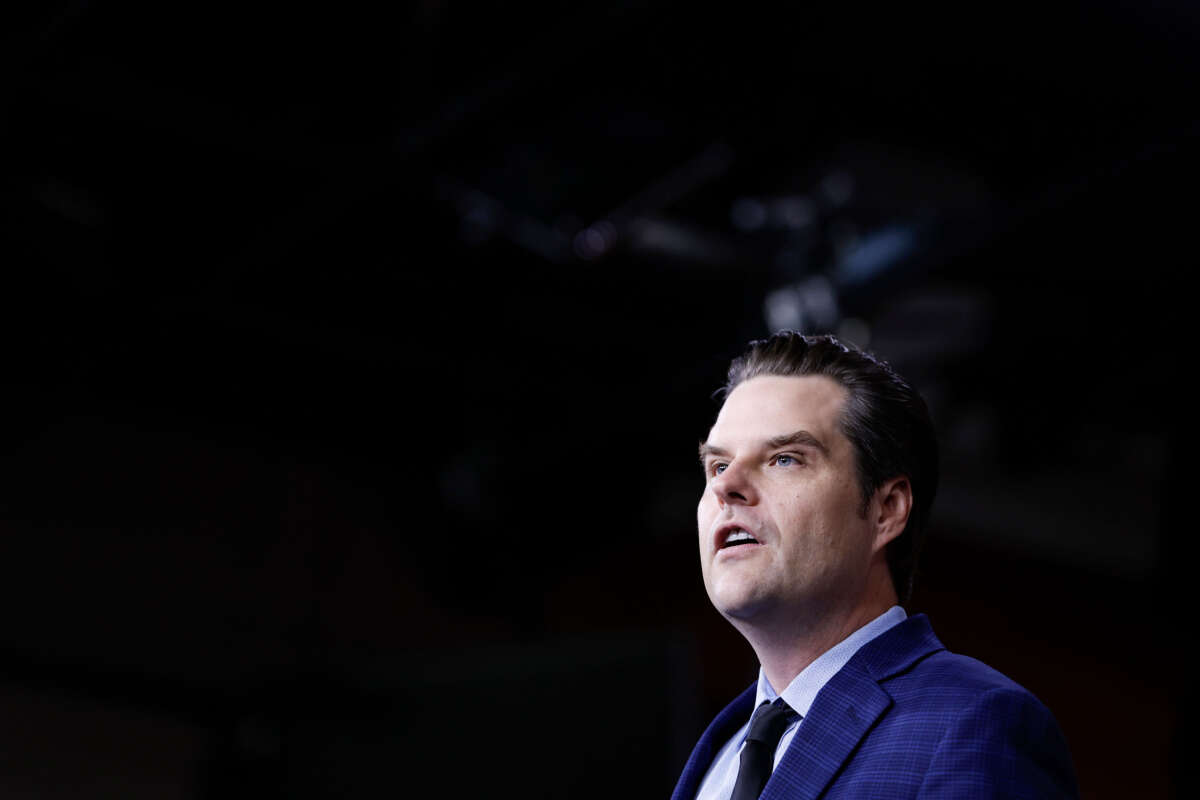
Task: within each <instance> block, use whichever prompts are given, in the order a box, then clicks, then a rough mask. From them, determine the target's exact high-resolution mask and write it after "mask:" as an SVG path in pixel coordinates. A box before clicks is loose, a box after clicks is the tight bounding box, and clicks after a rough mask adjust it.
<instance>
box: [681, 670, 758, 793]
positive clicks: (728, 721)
mask: <svg viewBox="0 0 1200 800" xmlns="http://www.w3.org/2000/svg"><path fill="white" fill-rule="evenodd" d="M757 688H758V683H757V682H755V683H752V684H750V688H749V689H747V690H746V691H744V692H742V693H741V694H740V695H738V697H737V699H736V700H734V701H733V702H732V703H730V704H729V705H727V706H725V709H724V710H723V711H721V713H720V714H717V716H716V718H715V719H714V720H713V721H712V723H711V724H710V725H709V726H708V728H706V729H705V731H704V733H703V734H702V735H701V736H700V741H698V742H696V746H695V747H694V748H692V755H691V756H690V757H689V758H688V760H687V764H686V765H684V767H683V774H681V775H680V776H679V782H678V783H676V784H675V791H674V792H672V794H671V800H692V798H694V797H695V796H696V792H697V791H698V790H699V789H700V781H702V780H704V773H706V772H708V768H709V766H711V765H712V761H713V758H715V757H716V755H717V752H718V751H719V750H720V749H721V747H722V745H724V744H725V742H727V741H729V737H731V736H733V734H734V733H735V732H736V731H737V729H738V728H740V727H742V726H743V725H745V724H746V720H748V719H750V712H751V711H753V710H754V694H755V691H756V689H757Z"/></svg>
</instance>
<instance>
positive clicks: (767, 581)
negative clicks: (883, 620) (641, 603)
mask: <svg viewBox="0 0 1200 800" xmlns="http://www.w3.org/2000/svg"><path fill="white" fill-rule="evenodd" d="M845 401H846V391H845V390H844V389H843V388H842V387H841V386H839V385H838V384H837V383H836V382H834V381H833V380H832V379H830V378H826V377H824V376H820V375H805V376H800V377H785V376H777V375H764V376H759V377H757V378H752V379H750V380H748V381H746V382H744V383H742V384H739V385H738V386H737V387H736V388H735V389H734V390H733V391H732V392H731V393H730V394H729V396H728V398H727V399H726V401H725V405H724V407H722V409H721V413H720V414H719V415H718V416H717V421H716V424H714V425H713V427H712V430H711V431H710V432H709V434H708V441H707V442H706V443H705V444H704V445H703V446H702V447H701V457H702V460H703V463H704V470H705V476H706V477H705V481H706V483H705V487H704V494H703V495H702V496H701V498H700V505H699V507H698V509H697V512H696V517H697V521H698V527H699V532H700V566H701V570H702V572H703V575H704V586H705V589H707V590H708V596H709V598H710V599H711V600H712V603H713V605H714V606H716V608H717V610H718V611H720V612H721V613H722V614H723V615H724V616H726V617H727V618H729V619H730V620H731V621H737V620H744V621H747V622H759V623H767V624H770V623H772V622H781V621H786V622H785V624H789V625H790V624H794V625H805V624H806V623H810V624H812V623H816V622H817V621H819V620H821V619H824V618H825V617H826V616H827V615H828V614H830V613H836V612H837V611H838V610H840V609H846V608H852V607H853V604H854V603H856V602H857V601H858V599H859V598H860V597H861V596H862V593H863V592H864V591H865V588H866V582H867V575H868V568H869V565H870V561H871V558H872V556H873V554H874V552H875V551H876V550H877V549H878V548H877V547H876V546H875V532H874V530H873V528H872V526H871V524H870V523H869V522H868V518H870V515H868V518H864V517H863V516H862V515H861V514H860V513H859V512H860V509H861V507H862V505H861V504H862V495H861V492H860V490H859V485H858V479H857V474H856V472H855V459H854V450H853V446H852V445H851V444H850V440H848V439H847V438H846V437H845V435H844V434H843V433H842V431H841V427H840V425H839V422H838V421H839V419H840V416H841V412H842V408H843V406H844V404H845ZM739 541H744V542H745V543H744V544H739V543H738V542H739Z"/></svg>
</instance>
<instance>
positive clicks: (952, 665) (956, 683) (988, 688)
mask: <svg viewBox="0 0 1200 800" xmlns="http://www.w3.org/2000/svg"><path fill="white" fill-rule="evenodd" d="M881 685H883V686H884V687H885V688H886V689H887V691H888V692H889V693H890V694H892V695H893V697H894V698H895V699H896V700H897V701H898V702H899V701H900V700H901V699H902V698H903V697H904V696H906V695H909V694H920V695H929V694H936V695H937V696H938V697H940V698H942V699H943V700H944V701H945V702H949V703H959V702H961V701H962V700H963V699H965V698H967V697H972V698H975V697H978V696H980V695H981V694H991V693H996V694H1000V695H1011V696H1020V697H1025V698H1027V699H1029V700H1031V701H1033V702H1034V703H1035V704H1038V705H1040V703H1039V702H1038V701H1037V698H1035V697H1034V696H1033V694H1032V693H1031V692H1030V691H1029V690H1028V689H1026V688H1025V687H1023V686H1021V685H1020V684H1019V683H1017V682H1016V681H1014V680H1013V679H1012V678H1009V677H1008V676H1007V675H1005V674H1004V673H1002V672H1000V671H999V670H997V669H994V668H992V667H989V666H988V665H987V664H985V663H983V662H982V661H979V660H978V659H974V658H971V657H970V656H964V655H959V654H958V653H951V652H950V651H948V650H939V651H937V652H935V653H931V654H929V655H928V656H926V657H925V658H923V659H921V660H919V661H917V662H916V663H914V664H912V665H911V666H910V667H909V668H908V669H907V670H904V671H903V672H900V673H897V674H895V675H893V676H891V677H890V678H889V679H887V680H885V681H882V682H881Z"/></svg>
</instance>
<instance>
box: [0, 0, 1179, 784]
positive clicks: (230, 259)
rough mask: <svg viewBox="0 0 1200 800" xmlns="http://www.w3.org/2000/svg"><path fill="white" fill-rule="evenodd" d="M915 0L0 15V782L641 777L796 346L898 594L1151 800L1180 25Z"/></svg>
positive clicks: (1173, 366)
mask: <svg viewBox="0 0 1200 800" xmlns="http://www.w3.org/2000/svg"><path fill="white" fill-rule="evenodd" d="M960 6H961V4H955V5H946V6H944V7H926V8H925V9H923V10H920V11H916V10H913V9H911V8H908V7H907V6H906V5H903V4H895V5H894V6H882V4H879V5H875V4H863V3H837V4H823V5H819V6H811V7H810V6H804V5H800V7H796V8H791V9H790V10H786V9H785V8H783V7H773V6H771V5H758V4H754V3H737V4H734V5H732V6H728V7H724V8H719V9H714V10H711V11H706V10H702V9H701V7H700V6H698V5H696V4H694V3H682V2H668V1H667V0H660V1H659V2H651V3H620V2H617V3H578V4H560V3H549V2H544V3H537V4H527V5H523V6H522V7H520V8H519V9H518V8H513V7H511V6H510V5H508V4H478V3H464V2H455V1H454V0H425V2H421V3H416V4H407V5H384V4H379V5H364V6H361V7H359V6H356V5H336V6H334V5H330V6H327V7H325V8H318V9H311V10H310V9H307V8H306V7H300V6H296V5H293V4H283V3H277V4H276V3H265V4H264V3H253V4H244V3H212V2H205V3H198V2H191V3H171V4H162V3H152V2H145V1H143V2H137V1H135V0H97V1H96V2H72V3H66V2H61V1H60V2H51V3H37V4H35V3H19V4H10V5H7V6H5V9H4V11H3V12H2V16H0V44H2V50H0V58H2V62H0V63H2V64H3V72H2V75H3V79H2V81H0V153H2V154H3V155H2V158H3V170H2V171H0V176H2V178H0V179H2V181H3V183H2V185H0V203H3V215H2V219H3V222H2V228H0V275H2V279H3V288H2V290H0V303H2V313H0V325H2V326H3V327H2V328H0V333H2V335H3V351H2V355H3V361H2V362H0V363H2V366H3V369H4V381H3V384H2V386H0V398H2V400H0V403H2V405H0V411H2V412H3V417H2V419H3V425H2V427H0V432H2V433H0V487H2V489H0V501H2V503H3V515H2V518H0V526H2V527H0V542H2V548H3V549H2V550H0V592H2V594H0V608H2V609H3V611H2V617H0V619H2V620H3V622H2V624H0V720H3V722H2V724H0V793H3V794H4V795H5V796H6V797H39V798H60V797H62V798H65V797H121V798H141V797H145V798H214V797H228V796H235V795H238V794H243V793H244V794H248V795H253V796H256V797H300V798H306V797H367V796H370V797H375V796H386V795H391V796H412V795H413V794H414V791H413V790H414V787H418V786H419V787H431V786H437V787H441V789H442V792H443V794H444V796H451V797H454V796H464V797H466V796H476V795H484V794H485V793H486V796H497V795H498V794H502V793H505V792H507V791H508V790H510V789H520V790H521V791H523V792H524V795H525V796H528V797H547V798H550V797H647V798H651V797H664V796H666V795H667V794H668V793H669V791H670V787H671V786H672V785H673V781H674V779H675V777H676V776H677V774H678V772H679V770H680V768H681V766H682V764H683V761H684V759H685V758H686V755H687V752H688V750H689V749H690V747H691V745H692V743H693V742H694V741H695V739H696V738H697V736H698V735H699V733H700V731H701V729H702V728H703V726H704V725H705V724H706V723H707V721H708V720H709V719H710V718H711V715H712V714H713V713H715V711H716V710H717V709H719V708H720V707H721V706H722V705H723V704H724V703H725V702H726V701H727V700H728V699H729V698H731V697H732V696H733V695H734V694H735V693H736V692H737V691H738V690H740V689H741V688H742V687H743V686H744V685H746V684H747V683H748V682H749V681H750V680H751V679H752V678H753V676H754V670H755V662H754V658H753V654H752V653H751V651H750V650H749V648H748V647H747V646H746V645H745V643H744V642H743V641H742V640H741V639H740V638H739V637H738V636H737V634H736V633H735V632H734V631H733V630H732V629H731V628H729V627H728V626H727V625H726V624H725V623H724V622H723V621H722V620H721V619H720V618H719V617H718V615H717V614H716V613H715V612H714V611H712V609H711V607H710V606H709V605H708V602H707V598H706V597H705V595H704V590H703V587H702V584H701V582H700V577H699V569H698V561H697V556H696V545H695V539H694V537H695V531H694V525H695V522H694V508H695V502H696V500H697V499H698V496H699V492H700V490H701V485H702V477H701V475H700V471H699V469H698V467H697V465H696V464H695V447H696V443H697V441H698V440H700V439H701V438H702V437H703V436H704V434H705V433H706V430H707V426H708V425H709V424H710V422H711V420H712V418H713V416H714V415H715V412H716V408H717V406H716V403H715V402H714V401H712V400H711V399H710V395H711V393H712V392H713V390H714V389H716V388H717V386H719V385H720V383H721V382H722V379H723V373H724V369H725V367H726V365H727V363H728V359H729V358H730V357H731V356H733V355H735V354H736V353H737V352H739V351H740V349H741V348H742V346H743V345H744V343H745V342H746V341H747V340H748V339H750V338H754V337H758V336H762V335H765V334H767V333H769V332H770V330H771V329H774V328H778V327H796V328H802V329H804V330H806V331H835V332H840V333H841V334H843V335H844V336H846V337H847V338H848V339H850V340H852V341H855V342H857V343H859V344H861V345H864V346H867V347H869V348H871V349H873V350H874V351H876V352H878V353H879V354H880V355H882V356H883V357H885V358H887V359H889V360H891V361H892V363H893V364H894V365H895V366H896V367H897V368H898V370H899V371H901V372H902V373H903V374H905V375H906V376H908V377H909V378H910V379H911V380H912V381H913V382H914V383H915V384H916V385H917V386H918V387H919V388H920V389H921V390H922V392H923V393H924V394H925V396H926V397H927V399H928V400H929V403H930V405H931V408H932V410H933V413H934V416H935V419H936V421H937V424H938V426H939V434H940V437H941V440H942V446H943V458H944V473H943V475H944V477H943V484H942V489H941V492H940V495H939V498H938V501H937V504H936V506H935V509H934V517H933V523H932V532H931V538H930V542H929V546H928V550H927V555H926V559H925V561H924V566H923V570H922V574H921V578H920V583H919V587H918V590H917V594H916V596H915V598H914V601H913V603H912V605H911V606H910V611H924V612H927V613H929V614H930V616H931V617H932V619H933V621H934V623H935V626H936V627H937V630H938V631H939V633H940V635H941V637H942V639H943V640H944V641H945V642H946V644H947V645H948V646H949V647H950V648H951V649H953V650H956V651H959V652H965V653H968V654H970V655H974V656H976V657H979V658H981V659H983V660H985V661H987V662H988V663H990V664H992V665H993V666H995V667H997V668H999V669H1001V670H1002V671H1004V672H1006V673H1007V674H1009V675H1010V676H1012V677H1013V678H1014V679H1016V680H1017V681H1019V682H1021V683H1022V684H1024V685H1025V686H1027V687H1028V688H1030V689H1031V690H1032V691H1034V692H1035V693H1036V694H1037V695H1038V696H1039V697H1041V698H1042V699H1043V700H1044V701H1045V702H1046V703H1047V704H1048V705H1049V706H1050V707H1051V709H1052V710H1053V711H1054V712H1055V713H1056V715H1057V717H1058V719H1059V720H1060V722H1061V724H1062V727H1063V729H1064V730H1065V732H1066V735H1067V738H1068V740H1069V742H1070V744H1071V747H1072V751H1073V754H1074V758H1075V760H1076V766H1077V770H1078V773H1079V779H1080V784H1081V787H1082V791H1083V794H1084V796H1085V797H1095V798H1103V797H1129V796H1139V797H1168V796H1179V797H1183V796H1188V795H1190V792H1192V791H1194V790H1195V779H1194V777H1193V775H1194V770H1192V769H1190V768H1189V767H1188V764H1187V762H1186V760H1185V759H1186V757H1187V756H1190V754H1191V752H1192V749H1193V745H1194V744H1195V735H1194V733H1191V732H1190V730H1189V728H1188V727H1187V726H1186V725H1185V722H1186V720H1187V719H1188V717H1187V716H1186V715H1187V713H1188V711H1189V710H1194V708H1195V705H1196V696H1195V691H1194V688H1193V687H1192V684H1191V683H1190V682H1189V681H1188V679H1187V676H1188V675H1189V674H1191V672H1192V671H1193V670H1192V669H1190V668H1189V667H1188V662H1187V661H1186V660H1185V653H1186V645H1187V644H1188V643H1189V641H1188V640H1189V638H1190V636H1191V628H1192V627H1193V626H1192V624H1191V616H1190V614H1189V611H1190V609H1188V607H1187V603H1188V601H1189V600H1190V599H1191V596H1192V592H1191V591H1190V589H1191V583H1192V581H1193V580H1194V577H1193V572H1194V566H1193V565H1194V558H1195V552H1196V546H1195V544H1194V539H1193V531H1192V520H1191V515H1190V512H1188V511H1187V509H1188V508H1189V507H1190V501H1191V499H1192V487H1191V485H1190V477H1189V474H1188V473H1189V471H1190V463H1189V462H1190V456H1191V453H1192V452H1193V445H1194V442H1195V436H1194V433H1193V431H1192V430H1191V427H1192V426H1191V419H1190V418H1191V411H1192V405H1193V402H1192V399H1191V392H1192V389H1191V383H1192V379H1193V374H1192V373H1193V372H1194V368H1193V366H1192V361H1191V358H1190V356H1191V347H1190V341H1189V339H1190V337H1191V328H1192V325H1191V322H1192V315H1193V314H1194V310H1193V308H1192V302H1191V297H1190V292H1189V291H1188V287H1189V285H1190V283H1191V282H1190V281H1189V280H1188V278H1189V273H1191V272H1192V271H1193V270H1194V269H1195V266H1196V260H1195V258H1194V255H1193V245H1194V243H1195V237H1196V234H1195V230H1196V224H1195V209H1196V202H1195V196H1196V192H1197V188H1196V187H1197V184H1196V180H1197V177H1200V168H1198V167H1200V164H1198V159H1197V150H1196V145H1197V140H1198V137H1197V134H1198V133H1200V127H1198V122H1200V120H1198V119H1197V110H1196V102H1195V84H1196V79H1197V77H1198V71H1200V49H1198V47H1197V44H1198V41H1197V40H1198V38H1200V18H1198V14H1197V12H1196V10H1195V8H1194V7H1193V6H1192V5H1191V4H1187V3H1184V2H1162V3H1156V4H1144V3H1139V4H1135V3H1118V2H1113V0H1105V2H1093V3H1078V4H1052V5H1046V4H1042V3H1037V4H1035V3H1005V4H996V3H993V4H983V5H978V4H969V7H968V8H967V9H964V8H962V7H960ZM531 746H532V747H534V748H535V749H534V750H533V751H531V749H530V748H531ZM539 753H541V754H544V755H539ZM542 758H546V759H548V761H547V764H548V765H539V764H540V760H541V759H542ZM539 775H543V777H537V776H539Z"/></svg>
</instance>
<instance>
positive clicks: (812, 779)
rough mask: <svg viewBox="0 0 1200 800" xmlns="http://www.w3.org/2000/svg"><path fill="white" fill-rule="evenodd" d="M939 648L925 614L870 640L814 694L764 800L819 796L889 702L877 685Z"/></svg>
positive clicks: (799, 798)
mask: <svg viewBox="0 0 1200 800" xmlns="http://www.w3.org/2000/svg"><path fill="white" fill-rule="evenodd" d="M940 649H942V643H941V642H939V641H938V640H937V637H936V636H934V635H933V631H932V630H931V629H930V627H929V621H928V619H927V618H926V617H925V615H923V614H918V615H916V616H914V617H910V618H909V619H907V620H905V621H904V622H902V623H900V624H899V625H897V626H895V627H894V628H892V629H891V630H888V631H886V632H884V633H883V634H881V635H880V636H879V637H877V638H875V639H874V640H872V641H871V642H868V643H867V644H866V645H864V646H863V648H862V649H861V650H859V651H858V652H857V653H855V654H854V656H853V657H852V658H851V659H850V660H849V661H848V662H846V666H844V667H842V669H841V670H840V671H839V672H838V673H837V674H836V675H834V676H833V677H832V678H831V679H830V680H829V682H828V683H827V684H825V686H824V687H823V688H822V689H821V691H820V692H819V693H818V694H817V699H816V700H815V701H814V702H813V705H812V708H810V709H809V711H808V715H807V716H806V717H805V718H804V721H803V722H801V723H800V728H799V729H798V730H797V731H796V736H795V738H794V739H792V743H791V745H790V746H789V747H788V750H787V752H786V753H785V754H784V756H783V758H782V759H781V760H780V762H779V766H778V767H776V768H775V771H774V773H772V775H771V779H770V780H769V781H767V786H766V788H765V789H764V790H763V794H762V800H783V798H787V800H811V798H816V797H818V796H819V795H820V794H821V792H823V791H824V790H825V789H826V787H827V786H828V785H829V783H830V782H831V781H832V780H833V778H834V776H835V775H837V773H838V771H839V770H841V768H842V766H843V765H844V764H845V763H846V761H847V760H848V759H849V758H850V755H851V754H852V753H853V752H854V749H855V748H856V747H857V746H858V744H859V742H860V741H861V740H862V738H863V737H864V736H866V734H867V732H868V731H869V730H870V729H871V728H872V727H873V726H874V725H875V723H876V721H878V719H879V718H880V717H882V716H883V715H884V714H885V713H887V710H888V709H889V708H891V705H892V698H891V695H889V694H888V693H887V692H886V691H884V689H883V688H882V687H881V686H880V685H879V682H880V681H882V680H884V679H886V678H888V677H890V676H892V675H894V674H896V673H897V672H899V671H901V670H903V669H907V668H908V667H909V666H910V665H911V664H912V663H913V662H914V661H916V660H918V659H920V658H923V657H925V656H926V655H929V654H930V653H933V652H936V651H937V650H940Z"/></svg>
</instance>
